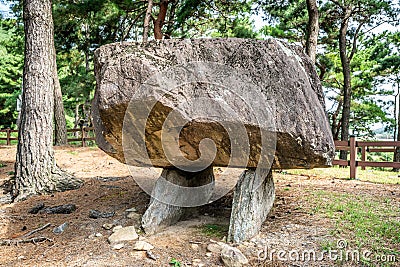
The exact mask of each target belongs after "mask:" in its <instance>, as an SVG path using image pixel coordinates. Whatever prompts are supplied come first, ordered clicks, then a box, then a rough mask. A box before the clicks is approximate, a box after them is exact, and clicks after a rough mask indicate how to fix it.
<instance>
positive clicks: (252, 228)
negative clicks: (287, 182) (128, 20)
mask: <svg viewBox="0 0 400 267" xmlns="http://www.w3.org/2000/svg"><path fill="white" fill-rule="evenodd" d="M95 75H96V82H97V85H96V92H95V98H94V101H93V119H94V124H95V132H96V142H97V144H98V146H99V147H100V148H101V149H102V150H104V151H105V152H106V153H107V154H109V155H110V156H112V157H114V158H116V159H118V160H119V161H121V162H123V163H125V164H127V165H128V166H137V167H149V168H153V167H154V168H162V172H161V175H160V176H159V178H158V180H157V181H155V182H154V183H153V184H152V186H151V190H150V191H149V193H151V197H152V198H151V200H150V204H149V207H148V209H147V211H146V212H145V214H144V215H143V217H142V227H143V229H144V230H145V232H146V233H148V234H151V233H155V232H157V231H159V230H160V229H162V228H163V227H165V226H168V225H171V224H173V223H176V222H177V221H178V220H180V219H181V218H182V216H184V214H185V212H188V211H189V212H190V211H191V210H193V207H196V206H201V205H205V204H207V203H209V202H210V201H212V200H214V199H215V194H216V190H215V184H216V183H218V182H220V181H219V179H220V176H218V175H215V173H214V171H215V168H217V167H219V168H218V169H219V170H220V171H222V172H225V171H226V170H231V169H236V170H237V169H238V168H239V169H240V168H241V169H244V170H243V172H242V174H241V175H237V176H236V177H234V176H233V175H231V173H230V174H229V172H226V175H225V176H224V179H227V180H224V181H225V182H226V181H229V180H232V181H235V182H236V181H237V183H236V187H235V189H234V195H233V203H232V211H231V218H230V226H229V234H228V240H229V241H233V242H240V241H243V240H246V239H249V238H251V237H252V236H254V235H255V234H257V233H258V231H259V230H260V228H261V225H262V223H263V222H264V221H265V220H266V218H267V215H268V213H269V211H270V210H271V208H272V206H273V203H274V199H275V188H274V182H273V177H272V170H273V169H298V168H306V169H309V168H316V167H329V166H331V165H332V160H333V157H334V149H335V148H334V142H333V139H332V135H331V131H330V128H329V124H328V121H327V117H326V112H325V103H324V95H323V91H322V86H321V83H320V81H319V78H318V75H317V72H316V70H315V67H314V65H313V63H312V62H311V61H310V59H309V58H308V57H307V56H306V55H305V54H304V53H303V51H302V49H301V48H300V47H298V46H296V45H293V44H288V43H286V42H284V41H281V40H277V39H272V38H271V39H267V40H250V39H235V38H232V39H186V40H177V39H176V40H175V39H170V40H162V41H150V42H148V43H145V44H143V43H115V44H109V45H105V46H102V47H100V48H99V49H97V50H96V51H95ZM132 176H133V177H134V178H135V174H134V173H133V175H132ZM238 176H239V177H238ZM139 185H140V184H139ZM225 193H226V192H225Z"/></svg>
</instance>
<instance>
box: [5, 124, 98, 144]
mask: <svg viewBox="0 0 400 267" xmlns="http://www.w3.org/2000/svg"><path fill="white" fill-rule="evenodd" d="M93 130H94V128H93V127H82V128H77V129H67V132H68V133H74V135H75V134H76V133H78V134H77V136H76V137H74V138H68V139H67V140H68V143H70V142H80V143H81V145H82V146H83V147H85V146H86V145H87V141H93V140H95V139H96V138H95V136H94V133H93ZM1 132H3V133H4V132H5V133H6V137H0V141H6V145H7V146H9V145H11V141H13V140H18V137H17V135H15V137H14V136H12V135H11V133H18V130H11V129H3V130H0V133H1ZM91 132H92V134H90V133H91Z"/></svg>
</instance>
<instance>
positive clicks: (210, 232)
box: [200, 224, 229, 239]
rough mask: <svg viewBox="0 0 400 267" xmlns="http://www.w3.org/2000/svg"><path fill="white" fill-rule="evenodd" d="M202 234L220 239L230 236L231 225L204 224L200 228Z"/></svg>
mask: <svg viewBox="0 0 400 267" xmlns="http://www.w3.org/2000/svg"><path fill="white" fill-rule="evenodd" d="M200 229H201V232H202V233H203V234H205V235H206V236H209V237H217V238H219V239H221V238H223V237H224V236H227V235H228V230H229V225H222V224H204V225H202V226H200Z"/></svg>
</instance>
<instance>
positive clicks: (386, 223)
mask: <svg viewBox="0 0 400 267" xmlns="http://www.w3.org/2000/svg"><path fill="white" fill-rule="evenodd" d="M309 193H310V195H308V196H307V201H308V202H309V203H310V204H311V206H312V207H313V208H312V209H311V213H314V214H319V215H322V216H324V217H327V218H329V219H331V220H332V221H333V222H334V225H335V227H334V229H333V232H332V234H333V235H334V236H335V237H337V238H342V237H343V236H345V237H347V238H348V240H347V241H348V243H349V245H350V246H351V247H353V248H356V249H359V250H362V249H368V250H370V251H372V252H373V253H375V254H386V255H389V254H390V255H396V258H397V259H400V252H399V247H400V205H399V203H398V202H397V201H396V200H394V199H389V198H382V199H378V198H372V197H370V196H364V195H352V194H348V193H337V192H331V191H325V190H313V191H310V192H309ZM321 246H322V248H323V249H326V248H331V247H332V244H330V243H329V244H328V243H327V244H321ZM366 264H371V263H368V262H367V263H366ZM371 266H374V265H371ZM388 266H389V265H388Z"/></svg>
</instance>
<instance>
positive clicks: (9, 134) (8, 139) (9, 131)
mask: <svg viewBox="0 0 400 267" xmlns="http://www.w3.org/2000/svg"><path fill="white" fill-rule="evenodd" d="M6 130H7V146H10V145H11V140H10V138H11V129H10V128H7V129H6Z"/></svg>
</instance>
